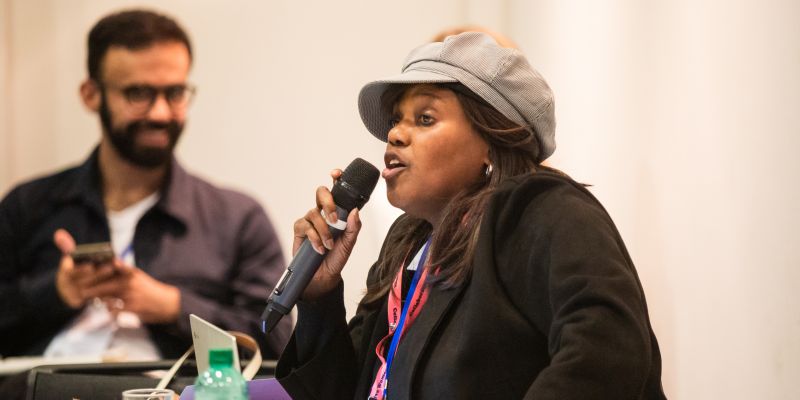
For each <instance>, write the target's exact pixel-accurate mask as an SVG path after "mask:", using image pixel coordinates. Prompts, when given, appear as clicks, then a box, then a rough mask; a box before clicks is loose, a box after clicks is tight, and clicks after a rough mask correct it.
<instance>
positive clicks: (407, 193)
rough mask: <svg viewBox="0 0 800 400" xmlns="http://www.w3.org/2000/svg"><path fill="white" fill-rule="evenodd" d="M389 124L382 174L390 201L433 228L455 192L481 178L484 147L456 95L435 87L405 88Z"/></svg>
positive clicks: (485, 154) (486, 156) (485, 161)
mask: <svg viewBox="0 0 800 400" xmlns="http://www.w3.org/2000/svg"><path fill="white" fill-rule="evenodd" d="M392 122H393V125H394V127H393V128H392V129H391V130H390V131H389V135H388V141H387V145H386V154H385V156H384V161H385V163H386V169H384V170H383V174H382V176H383V178H384V179H386V187H387V196H388V197H389V202H390V203H391V204H392V205H393V206H395V207H398V208H400V209H402V210H403V211H405V212H407V213H409V214H411V215H413V216H415V217H419V218H423V219H425V220H427V221H428V222H430V223H431V224H434V225H436V224H437V223H438V222H439V217H440V216H441V212H442V211H443V210H444V208H445V207H446V206H447V204H448V203H449V202H450V200H452V199H453V197H454V196H455V195H456V194H458V193H459V192H461V191H462V190H464V189H466V188H468V187H469V186H471V185H472V184H474V183H476V182H477V181H479V180H481V179H485V178H484V175H483V174H484V169H485V165H486V164H488V162H489V146H488V144H487V143H486V142H485V141H484V140H483V139H482V138H481V137H480V135H479V134H478V133H477V132H475V131H474V130H473V129H472V125H471V124H470V122H469V120H467V117H466V116H465V115H464V111H463V109H462V108H461V103H459V101H458V98H456V95H455V94H454V93H453V92H452V91H450V90H447V89H442V88H439V87H436V86H434V85H426V84H421V85H415V86H413V87H411V88H409V89H408V90H407V91H406V92H405V93H404V94H403V97H401V98H400V100H399V101H398V102H397V104H395V106H394V116H393V120H392Z"/></svg>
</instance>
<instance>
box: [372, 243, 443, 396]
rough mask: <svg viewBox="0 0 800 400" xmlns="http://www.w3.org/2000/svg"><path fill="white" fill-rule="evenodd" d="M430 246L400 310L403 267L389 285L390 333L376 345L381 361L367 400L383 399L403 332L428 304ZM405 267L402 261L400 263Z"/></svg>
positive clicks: (424, 249) (419, 264)
mask: <svg viewBox="0 0 800 400" xmlns="http://www.w3.org/2000/svg"><path fill="white" fill-rule="evenodd" d="M429 247H430V240H428V242H426V243H425V247H424V248H423V250H422V257H421V258H420V260H419V263H418V264H417V270H416V271H415V272H414V279H413V280H412V284H411V287H409V290H408V294H407V295H406V302H405V304H404V305H403V306H402V307H401V303H400V298H401V296H402V293H401V291H402V287H403V269H404V268H403V266H401V267H400V270H399V271H398V272H397V276H395V278H394V282H392V290H391V291H390V292H389V301H388V312H387V320H388V323H389V334H388V335H386V336H385V337H384V338H383V339H381V341H380V342H379V343H378V346H377V347H376V348H375V353H376V354H377V356H378V359H380V360H381V366H380V368H379V369H378V373H377V375H376V376H375V381H374V382H373V383H372V389H371V390H370V396H369V399H370V400H373V399H374V400H383V399H384V398H385V396H386V387H387V385H388V382H389V373H390V367H391V365H392V359H393V358H394V353H396V352H397V345H398V344H399V342H400V340H401V339H402V338H403V335H405V332H406V330H408V327H409V326H411V324H413V323H414V320H415V319H416V318H417V316H418V315H419V313H420V311H421V310H422V306H423V305H424V304H425V302H426V301H428V288H427V287H426V285H425V279H427V277H428V270H429V269H428V268H425V259H426V258H427V257H426V256H427V253H428V248H429ZM403 264H405V262H404V263H403ZM397 328H400V332H399V333H398V336H397V337H396V338H395V337H394V333H395V331H396V330H397ZM387 342H390V346H389V351H388V352H387V355H386V358H384V357H383V354H384V352H385V349H386V345H387Z"/></svg>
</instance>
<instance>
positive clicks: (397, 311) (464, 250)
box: [276, 32, 665, 400]
mask: <svg viewBox="0 0 800 400" xmlns="http://www.w3.org/2000/svg"><path fill="white" fill-rule="evenodd" d="M359 111H360V113H361V118H362V120H363V121H364V124H365V125H366V127H367V129H368V130H369V131H370V132H371V133H372V135H374V136H375V137H377V138H378V139H380V140H382V141H384V142H386V153H385V155H384V160H385V164H386V166H385V169H384V170H383V172H382V176H383V178H384V179H385V180H386V186H387V195H388V198H389V202H390V203H391V204H392V205H394V206H395V207H398V208H400V209H402V210H403V211H404V212H405V213H404V214H403V215H402V216H401V217H399V218H398V219H397V221H396V222H395V223H394V224H393V225H392V227H391V229H390V230H389V233H388V234H387V236H386V238H385V241H384V244H383V246H382V248H381V251H380V253H379V254H378V255H377V261H376V262H375V264H374V265H373V266H372V267H371V269H370V272H369V275H368V278H367V292H366V295H365V296H364V298H363V299H362V300H361V302H360V304H359V307H358V311H357V313H356V315H355V317H354V318H353V319H352V320H351V321H350V322H349V323H347V321H346V320H345V307H344V302H343V283H342V279H341V271H342V269H343V268H344V266H345V263H346V261H347V259H348V257H349V254H350V251H351V250H352V248H353V246H354V245H355V243H356V237H357V236H358V232H359V229H360V226H361V225H360V220H359V218H358V211H357V209H354V210H353V211H352V212H351V213H350V215H349V217H348V220H347V228H346V231H345V233H344V234H343V235H342V236H341V237H340V238H339V239H338V240H337V241H336V242H335V243H334V241H333V240H332V237H331V235H330V233H329V230H328V225H327V223H328V221H326V216H327V217H329V218H333V219H334V220H335V219H336V216H335V215H336V205H335V204H334V202H333V198H332V196H331V193H330V191H328V189H326V188H320V189H318V190H317V193H316V202H317V207H315V208H313V209H311V210H310V211H309V212H308V213H307V214H306V215H305V216H304V217H303V218H301V219H299V220H298V221H297V222H296V223H295V226H294V233H295V243H294V244H295V246H294V247H295V251H297V248H298V247H299V246H300V244H301V242H302V241H303V240H304V239H306V238H308V240H309V241H310V242H311V243H312V245H313V246H314V247H315V249H317V250H318V251H320V252H324V251H326V250H325V249H327V252H328V254H327V257H326V258H325V260H324V261H323V264H322V265H321V267H320V269H319V270H318V271H317V273H316V275H315V276H314V279H313V280H312V282H311V284H310V285H309V286H308V288H307V289H306V291H305V292H304V294H303V298H302V300H301V301H300V302H299V303H298V322H297V326H296V328H295V332H294V335H293V336H292V340H291V342H290V343H289V345H288V346H287V348H286V350H285V351H284V353H283V355H282V356H281V359H280V361H279V363H278V368H277V371H276V376H277V378H278V379H279V381H280V383H281V384H282V385H283V386H284V388H285V389H286V390H287V391H288V392H289V393H290V394H291V395H292V397H293V398H295V399H391V400H395V399H522V398H524V399H539V400H541V399H560V400H564V399H604V400H607V399H614V400H619V399H663V398H665V396H664V394H663V391H662V389H661V356H660V354H659V349H658V344H657V342H656V338H655V336H654V334H653V330H652V328H651V326H650V321H649V317H648V312H647V305H646V302H645V296H644V293H643V291H642V287H641V285H640V283H639V279H638V276H637V274H636V270H635V268H634V266H633V263H632V262H631V259H630V256H629V255H628V253H627V250H626V249H625V245H624V244H623V242H622V239H621V238H620V235H619V233H618V232H617V229H616V228H615V226H614V224H613V222H612V221H611V218H610V217H609V215H608V214H607V213H606V211H605V210H604V209H603V207H602V206H601V205H600V203H598V201H597V200H596V199H595V198H594V196H592V195H591V194H590V193H589V192H588V191H587V190H586V189H585V188H584V187H583V185H581V184H579V183H576V182H575V181H573V180H572V179H570V178H569V177H568V176H566V175H565V174H563V173H561V172H559V171H556V170H554V169H551V168H548V167H546V166H543V165H542V164H541V162H542V161H543V160H544V159H546V158H547V157H548V156H550V154H552V153H553V151H554V150H555V141H554V133H555V118H554V104H553V95H552V92H551V91H550V88H549V87H548V85H547V83H546V82H545V81H544V79H543V78H542V77H541V76H540V75H539V74H538V73H537V72H536V71H535V70H534V69H533V68H531V66H530V65H529V64H528V62H527V60H526V59H525V58H524V57H523V56H522V54H521V53H520V52H519V51H518V50H514V49H506V48H501V47H499V46H498V45H497V44H496V43H495V42H494V41H493V40H492V39H491V38H490V37H489V36H487V35H485V34H481V33H475V32H468V33H462V34H460V35H456V36H451V37H449V38H447V39H446V40H445V41H444V42H436V43H429V44H426V45H423V46H421V47H419V48H417V49H415V50H414V51H412V52H411V54H410V55H409V56H408V58H407V59H406V62H405V65H404V67H403V70H402V73H400V74H399V75H395V76H392V77H389V78H386V79H381V80H377V81H374V82H371V83H369V84H367V85H366V86H365V87H364V88H363V89H362V90H361V93H360V96H359ZM339 176H341V171H339V170H335V171H334V172H333V173H332V177H333V178H334V179H337V178H338V177H339ZM330 222H335V221H330Z"/></svg>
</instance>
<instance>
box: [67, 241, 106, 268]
mask: <svg viewBox="0 0 800 400" xmlns="http://www.w3.org/2000/svg"><path fill="white" fill-rule="evenodd" d="M71 256H72V260H73V261H74V262H75V264H87V263H90V264H95V265H99V264H106V263H110V262H112V261H114V249H112V248H111V243H109V242H100V243H87V244H79V245H77V246H75V251H73V252H72V254H71Z"/></svg>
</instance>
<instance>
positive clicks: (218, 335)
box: [189, 314, 239, 375]
mask: <svg viewBox="0 0 800 400" xmlns="http://www.w3.org/2000/svg"><path fill="white" fill-rule="evenodd" d="M189 324H190V326H191V327H192V342H193V343H194V357H195V359H196V360H197V374H198V375H200V374H202V373H203V372H205V371H206V370H207V369H208V351H209V350H211V349H231V350H233V368H235V369H236V370H237V371H239V352H238V350H237V349H236V338H235V337H233V335H231V334H230V333H228V332H225V331H224V330H222V329H220V328H217V327H216V326H214V325H213V324H211V323H210V322H208V321H206V320H204V319H202V318H200V317H198V316H197V315H194V314H189Z"/></svg>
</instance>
